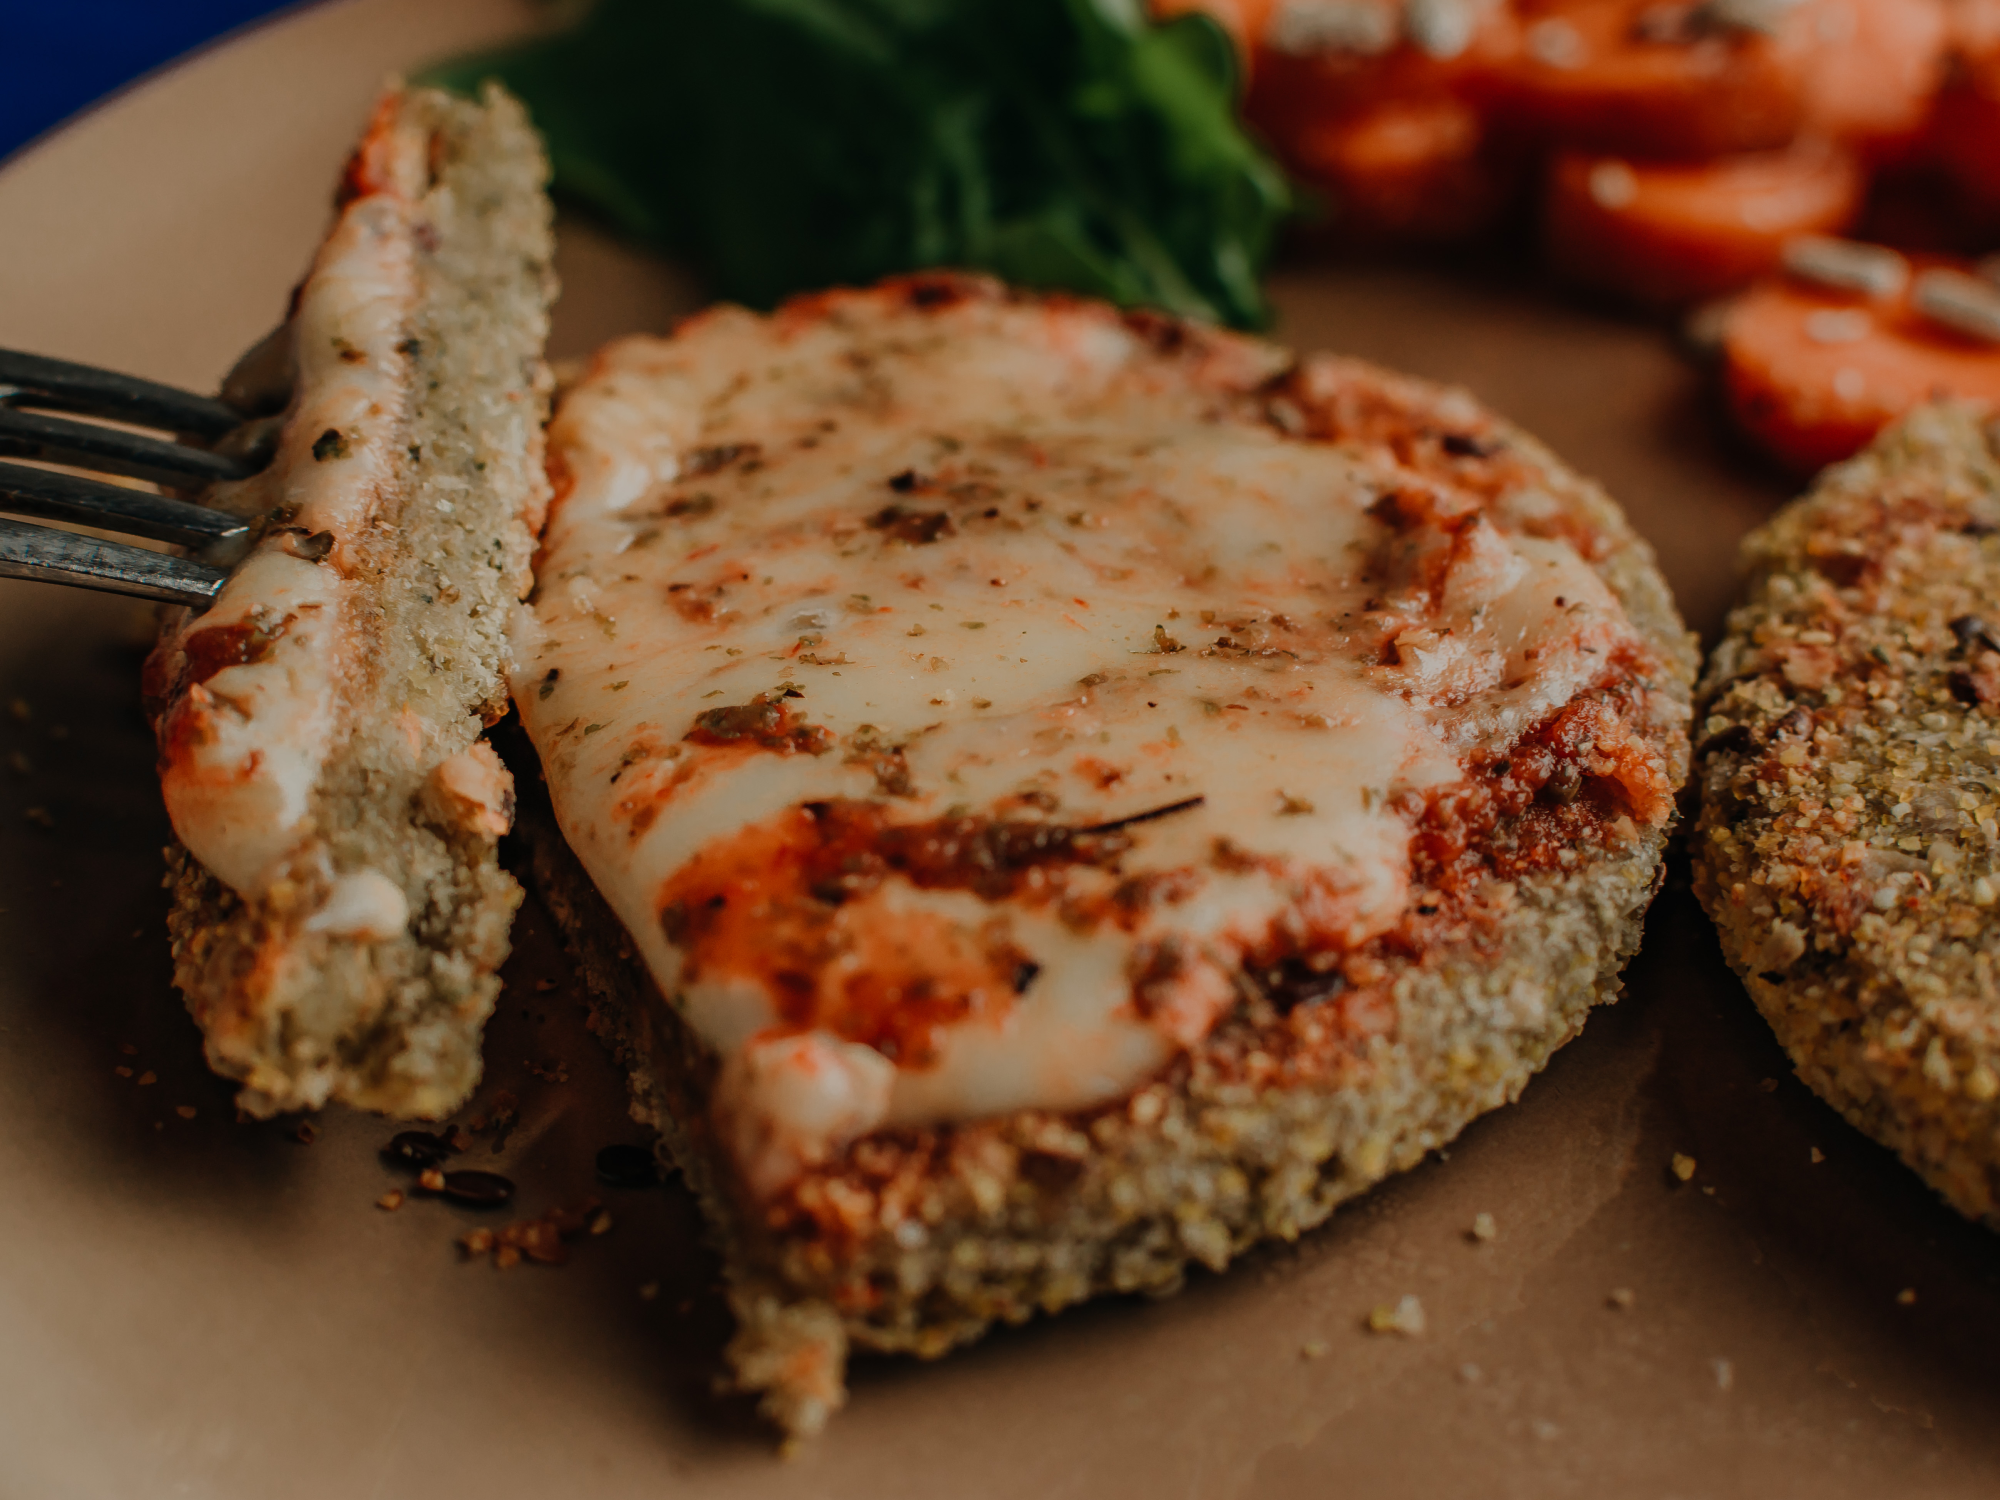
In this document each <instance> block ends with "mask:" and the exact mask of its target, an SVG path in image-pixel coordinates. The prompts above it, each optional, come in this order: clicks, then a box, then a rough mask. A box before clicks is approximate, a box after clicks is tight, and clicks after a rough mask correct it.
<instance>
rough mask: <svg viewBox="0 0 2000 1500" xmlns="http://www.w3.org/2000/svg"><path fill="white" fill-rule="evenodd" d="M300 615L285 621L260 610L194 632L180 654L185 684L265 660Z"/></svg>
mask: <svg viewBox="0 0 2000 1500" xmlns="http://www.w3.org/2000/svg"><path fill="white" fill-rule="evenodd" d="M297 618H298V616H297V615H296V614H288V615H286V616H285V617H284V618H283V619H282V620H273V619H272V618H271V617H270V615H268V614H262V613H260V614H255V615H252V616H250V617H249V618H248V619H243V620H236V621H233V622H231V623H230V624H227V625H210V626H208V627H207V628H206V629H203V630H197V631H195V632H194V633H193V634H192V635H190V636H188V637H187V638H186V639H185V640H183V641H182V642H181V654H182V656H183V657H184V658H185V661H186V665H185V666H184V667H183V668H182V678H181V680H182V683H183V684H184V685H187V686H192V685H194V684H196V683H203V682H207V681H208V680H209V678H211V677H213V676H215V674H216V673H218V672H221V671H223V670H225V669H226V668H229V667H240V666H243V665H245V664H247V663H249V662H254V661H262V660H263V659H264V658H265V657H266V656H267V655H269V654H270V651H271V648H272V647H273V646H274V645H276V644H277V643H278V640H279V639H280V638H281V637H282V636H283V635H284V633H285V631H286V630H288V629H289V628H290V627H291V624H292V622H293V621H294V620H296V619H297Z"/></svg>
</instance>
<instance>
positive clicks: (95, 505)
mask: <svg viewBox="0 0 2000 1500" xmlns="http://www.w3.org/2000/svg"><path fill="white" fill-rule="evenodd" d="M0 511H13V512H14V513H15V514H16V515H23V516H41V517H44V518H46V519H49V520H55V521H76V522H80V523H81V524H83V525H85V526H101V527H104V528H105V529H107V530H110V531H124V532H129V533H131V534H132V535H133V536H145V537H151V538H153V540H155V541H160V542H180V543H182V544H183V545H186V546H200V545H202V544H203V543H205V542H217V541H221V540H222V539H223V538H224V537H232V536H241V535H242V534H243V533H244V532H246V531H248V530H249V529H250V527H249V523H248V522H246V521H243V520H241V519H239V518H238V517H236V516H232V515H230V514H229V513H228V512H227V511H220V510H210V509H209V508H208V507H207V506H205V505H191V504H189V503H188V502H187V501H185V500H174V499H170V498H169V497H168V496H165V495H152V494H148V493H146V492H145V491H143V490H123V489H120V488H118V486H117V485H115V484H99V483H98V482H97V481H96V480H94V479H85V478H82V477H81V476H80V475H76V474H59V473H56V472H55V471H54V470H52V469H30V468H26V467H24V466H23V465H20V464H0Z"/></svg>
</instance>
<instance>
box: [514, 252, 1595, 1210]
mask: <svg viewBox="0 0 2000 1500" xmlns="http://www.w3.org/2000/svg"><path fill="white" fill-rule="evenodd" d="M1145 332H1146V330H1145V329H1144V328H1143V327H1142V326H1136V325H1135V326H1128V325H1127V324H1126V323H1125V322H1123V321H1121V320H1120V319H1119V318H1118V317H1117V316H1116V315H1115V314H1112V313H1110V312H1108V311H1106V310H1103V309H1099V308H1095V307H1088V306H1078V305H1077V304H1073V303H1056V304H1041V303H1034V302H1027V303H1009V302H1006V301H1003V300H1001V299H999V298H998V297H995V296H993V295H991V294H986V295H981V296H976V297H972V298H970V299H969V300H966V301H960V302H958V303H956V304H955V305H949V306H944V307H928V306H921V305H913V303H912V302H911V301H906V300H905V297H904V294H903V293H899V292H897V291H895V290H893V289H884V290H881V291H877V292H874V293H853V294H834V295H831V296H829V297H827V298H824V299H816V300H813V301H810V302H807V303H805V304H801V305H796V306H795V307H793V308H791V309H788V310H786V311H785V312H781V313H780V314H779V315H777V316H776V317H774V318H771V319H765V318H758V317H754V316H752V315H750V314H748V313H745V312H741V311H737V310H733V309H723V310H718V311H715V312H712V313H709V314H707V315H705V316H703V317H701V318H699V319H696V320H694V321H693V322H691V323H690V324H688V325H687V326H685V327H684V328H683V329H682V330H681V331H680V333H679V334H678V336H676V337H675V338H673V339H671V340H654V339H638V340H629V341H626V342H623V343H620V344H617V345H614V346H613V347H612V348H610V349H609V350H607V351H605V352H604V353H603V354H602V355H600V356H599V358H598V360H597V362H596V364H595V366H594V367H593V369H592V370H591V372H590V374H589V376H588V378H587V379H586V380H585V381H583V382H582V383H581V384H580V385H579V386H578V387H577V388H576V389H574V390H573V391H571V392H570V394H569V395H568V396H567V398H566V400H565V401H564V403H563V405H562V407H561V410H560V411H559V413H558V415H557V419H556V421H555V423H554V425H553V427H552V429H551V433H550V438H551V468H552V473H553V474H554V476H555V479H556V488H557V496H558V499H557V504H556V506H555V508H554V510H553V512H552V515H551V520H550V525H549V529H548V533H547V537H546V541H545V552H544V558H543V562H542V566H541V571H540V591H539V594H538V596H537V598H536V600H535V606H534V612H535V617H536V620H535V623H534V625H533V627H532V628H533V630H534V632H535V636H536V638H534V639H531V640H524V641H522V642H521V643H520V645H519V650H518V652H517V655H518V658H519V660H520V661H521V663H522V666H521V668H520V672H519V675H518V677H517V678H516V681H515V695H516V699H517V701H518V702H519V703H520V705H521V710H522V715H523V718H524V720H525V722H526V724H527V727H528V730H529V732H530V734H531V735H532V736H533V738H534V741H535V743H536V746H537V748H538V749H539V751H540V753H541V756H542V759H543V762H544V765H545V767H546V770H547V773H548V780H549V785H550V790H551V792H552V794H553V798H554V803H555V810H556V814H557V817H558V820H559V822H560V824H561V827H562V829H563V832H564V834H565V835H566V837H567V838H568V840H569V843H570V845H571V847H572V848H573V849H574V850H575V852H576V854H577V855H578V857H579V858H580V859H581V861H582V862H583V864H584V866H585V868H586V869H587V871H588V872H589V874H590V875H591V877H592V878H593V880H595V882H596V883H597V885H598V887H599V888H600V889H601V890H602V891H603V893H604V894H605V896H606V897H607V899H608V900H609V902H610V904H611V905H612V907H613V908H614V910H615V911H616V912H617V914H618V916H619V917H620V918H621V919H622V920H623V922H624V923H625V925H626V927H627V928H628V929H629V930H630V932H631V935H632V937H633V940H634V942H635V943H636V945H637V947H638V949H639V952H640V954H641V955H642V956H643V958H644V960H645V962H646V964H647V966H648V967H649V968H650V970H651V972H652V974H653V976H654V978H655V979H656V980H657V981H658V983H659V986H660V988H661V991H662V992H663V993H664V994H665V995H667V996H670V997H672V1003H674V1004H675V1005H676V1006H677V1007H678V1008H679V1009H680V1010H681V1012H682V1014H683V1015H684V1017H685V1018H686V1019H687V1021H688V1022H689V1023H690V1024H691V1025H692V1026H693V1027H694V1028H695V1029H696V1031H697V1032H699V1034H700V1035H701V1036H702V1037H703V1038H704V1039H705V1040H706V1041H707V1043H708V1044H710V1045H711V1046H712V1047H714V1049H715V1050H716V1052H717V1053H718V1054H719V1055H720V1057H721V1059H722V1065H723V1066H722V1078H721V1083H720V1085H719V1087H718V1092H717V1096H716V1105H715V1107H716V1110H717V1113H718V1115H719V1117H720V1118H721V1121H722V1123H723V1125H724V1128H725V1133H726V1136H727V1138H728V1139H729V1140H731V1141H732V1143H733V1144H734V1147H735V1150H736V1155H737V1157H738V1160H739V1163H740V1165H741V1166H742V1168H743V1171H744V1173H745V1175H746V1178H747V1179H748V1181H749V1183H750V1185H751V1187H752V1188H753V1190H756V1191H759V1192H765V1193H768V1192H772V1191H775V1190H776V1189H777V1188H778V1187H780V1186H782V1185H783V1184H784V1183H785V1182H786V1181H787V1180H789V1179H790V1178H791V1177H793V1176H795V1175H796V1174H797V1172H798V1171H799V1170H800V1169H801V1168H802V1167H805V1166H809V1165H811V1164H813V1163H816V1162H818V1161H822V1160H824V1159H826V1158H827V1156H828V1155H829V1153H831V1152H833V1151H836V1150H838V1149H839V1148H840V1147H841V1146H842V1145H843V1144H845V1143H846V1142H847V1141H849V1140H852V1139H854V1138H856V1137H858V1136H860V1135H862V1134H865V1133H867V1132H868V1131H870V1130H873V1129H876V1128H879V1127H881V1126H883V1125H912V1124H920V1123H924V1122H930V1121H939V1120H953V1119H965V1118H970V1117H976V1116H981V1115H990V1114H994V1113H997V1112H1001V1111H1008V1110H1015V1109H1021V1108H1029V1107H1039V1108H1047V1109H1055V1110H1065V1109H1073V1108H1078V1107H1083V1106H1087V1105H1090V1104H1093V1103H1097V1102H1100V1101H1104V1100H1108V1099H1113V1098H1116V1097H1119V1096H1120V1095H1122V1094H1124V1093H1126V1092H1128V1091H1130V1090H1131V1089H1132V1088H1133V1087H1134V1086H1135V1085H1137V1084H1138V1083H1140V1082H1142V1081H1143V1080H1144V1079H1145V1078H1146V1077H1148V1076H1149V1075H1150V1074H1152V1073H1154V1072H1155V1071H1157V1070H1158V1069H1159V1068H1160V1067H1161V1066H1162V1065H1163V1064H1164V1063H1165V1062H1167V1061H1168V1060H1169V1059H1170V1058H1171V1057H1172V1056H1173V1055H1174V1054H1175V1052H1176V1051H1177V1050H1179V1049H1181V1048H1183V1047H1187V1046H1190V1045H1193V1044H1195V1043H1197V1042H1199V1040H1200V1039H1201V1038H1202V1037H1203V1036H1204V1035H1205V1034H1206V1033H1207V1031H1208V1030H1209V1029H1210V1027H1211V1026H1212V1025H1213V1024H1214V1022H1215V1020H1216V1018H1217V1017H1218V1015H1220V1014H1221V1013H1222V1012H1223V1011H1224V1010H1225V1009H1227V1008H1228V1007H1229V1005H1231V1004H1232V1003H1233V1000H1234V997H1235V995H1236V993H1237V985H1238V983H1239V982H1241V979H1240V971H1241V966H1242V960H1243V955H1244V953H1245V952H1246V950H1248V949H1249V948H1251V947H1253V946H1255V945H1257V944H1259V943H1262V942H1265V941H1267V940H1268V939H1269V938H1270V937H1271V935H1272V934H1273V932H1274V931H1280V930H1283V931H1287V932H1296V933H1299V934H1305V935H1307V936H1309V937H1310V939H1311V941H1312V942H1314V943H1317V944H1319V945H1321V946H1324V947H1328V948H1331V949H1339V948H1345V947H1352V946H1353V945H1356V944H1359V943H1362V942H1365V941H1367V940H1368V939H1369V938H1371V937H1373V936H1375V935H1377V934H1379V933H1381V932H1383V931H1385V930H1386V929H1388V928H1389V927H1391V926H1392V925H1394V924H1395V923H1396V921H1397V920H1398V918H1399V917H1400V915H1401V914H1402V912H1403V909H1404V906H1405V904H1406V901H1407V898H1408V892H1409V879H1410V841H1411V830H1410V824H1409V821H1408V819H1407V817H1406V816H1405V815H1404V814H1403V813H1401V812H1399V811H1398V810H1397V808H1398V807H1399V806H1400V805H1406V804H1407V801H1408V799H1409V798H1410V797H1411V796H1413V795H1414V796H1419V797H1420V796H1422V795H1423V794H1425V793H1427V792H1432V791H1435V790H1437V789H1438V788H1441V787H1444V786H1448V785H1450V784H1452V783H1454V782H1456V781H1458V780H1459V779H1460V778H1461V777H1462V774H1463V772H1462V770H1461V757H1462V756H1463V755H1464V754H1465V753H1466V752H1467V751H1469V750H1471V749H1473V748H1475V747H1480V746H1504V745H1505V744H1507V743H1508V742H1509V741H1510V740H1511V738H1512V737H1513V736H1514V735H1516V734H1518V733H1520V732H1521V731H1522V730H1523V729H1525V728H1527V727H1529V726H1532V725H1534V724H1536V723H1537V722H1539V721H1540V720H1542V719H1543V718H1544V717H1546V715H1547V714H1548V713H1549V712H1550V710H1551V709H1552V708H1553V707H1556V706H1559V705H1561V704H1562V703H1564V702H1565V701H1567V700H1568V698H1569V697H1570V696H1571V695H1573V694H1574V693H1575V692H1577V691H1578V690H1579V688H1581V687H1583V686H1585V685H1586V684H1587V683H1589V682H1590V681H1592V680H1595V679H1596V678H1598V677H1600V676H1601V674H1602V673H1603V671H1604V668H1605V662H1606V657H1607V654H1608V653H1609V652H1610V651H1611V650H1613V649H1614V648H1615V647H1617V646H1618V645H1619V644H1620V643H1626V642H1630V641H1631V640H1632V639H1633V637H1632V633H1631V630H1630V627H1629V626H1628V625H1627V624H1626V622H1625V620H1624V617H1623V614H1622V612H1621V610H1620V609H1619V607H1618V605H1617V603H1616V601H1615V600H1614V599H1613V597H1612V596H1611V595H1610V594H1609V592H1608V591H1607V589H1606V588H1605V586H1604V584H1603V583H1602V581H1601V580H1600V579H1599V577H1598V576H1597V574H1596V573H1595V572H1594V571H1593V570H1592V569H1591V568H1590V567H1589V566H1588V565H1587V564H1586V563H1585V562H1584V561H1583V560H1582V559H1581V558H1580V557H1579V556H1578V555H1577V553H1576V552H1575V551H1574V550H1573V549H1572V548H1571V547H1570V546H1568V545H1567V544H1565V543H1562V542H1559V541H1548V540H1537V539H1535V538H1530V537H1524V536H1515V535H1508V534H1505V533H1504V532H1503V531H1502V530H1501V529H1500V528H1499V527H1498V526H1497V525H1496V524H1495V523H1494V522H1493V521H1491V520H1489V519H1487V518H1486V517H1485V516H1483V515H1474V516H1472V517H1470V519H1467V518H1466V517H1465V516H1464V515H1463V513H1462V512H1463V510H1464V509H1465V506H1464V505H1462V504H1461V505H1459V506H1458V511H1457V512H1454V511H1453V509H1452V506H1453V504H1454V503H1455V497H1452V496H1448V495H1447V496H1442V497H1440V496H1437V495H1431V496H1424V495H1420V494H1419V495H1412V494H1411V493H1410V490H1409V478H1408V476H1407V475H1402V476H1393V475H1388V474H1386V473H1384V472H1383V471H1382V470H1381V469H1380V468H1379V467H1372V466H1371V464H1370V462H1369V461H1368V460H1367V459H1366V458H1365V457H1363V456H1360V455H1359V454H1357V453H1356V452H1352V451H1349V450H1346V449H1343V448H1341V447H1337V446H1334V445H1331V444H1324V443H1314V442H1306V441H1300V440H1297V439H1294V438H1291V437H1288V436H1286V435H1285V434H1284V433H1283V432H1281V431H1280V430H1278V429H1277V428H1276V427H1274V426H1271V425H1268V424H1266V423H1264V422H1261V421H1259V420H1256V419H1255V418H1254V417H1252V416H1250V415H1248V414H1246V412H1245V410H1244V403H1243V401H1242V400H1241V396H1242V394H1243V393H1245V392H1247V391H1249V390H1251V389H1254V387H1255V386H1256V385H1257V384H1258V383H1259V382H1260V381H1261V380H1262V379H1264V378H1265V377H1266V376H1268V375H1270V374H1272V373H1274V372H1275V371H1276V370H1277V369H1279V368H1280V367H1281V362H1282V360H1283V356H1282V354H1281V352H1280V351H1276V350H1273V349H1270V348H1268V347H1267V346H1263V345H1260V344H1256V343H1254V342H1251V341H1248V340H1239V339H1234V338H1228V337H1224V336H1219V335H1202V336H1201V337H1200V338H1199V340H1198V341H1197V344H1196V347H1194V348H1192V349H1184V350H1182V351H1180V352H1178V353H1170V354H1163V353H1161V352H1160V351H1159V350H1157V349H1156V348H1155V347H1154V346H1153V344H1152V343H1150V342H1149V341H1148V339H1147V337H1146V336H1145ZM1232 403H1234V404H1232ZM718 710H721V711H720V712H718ZM1160 809H1175V810H1172V811H1167V812H1163V813H1161V814H1160V815H1159V816H1156V817H1152V818H1149V819H1147V820H1145V821H1135V822H1132V823H1130V824H1127V825H1124V826H1121V827H1111V828H1106V827H1104V826H1103V825H1107V824H1111V823H1114V822H1115V821H1116V820H1122V819H1128V818H1133V817H1135V815H1144V814H1148V813H1153V812H1156V811H1158V810H1160ZM954 820H956V821H954ZM995 828H998V829H999V830H1000V832H999V833H994V832H993V831H992V830H993V829H995ZM1037 828H1040V829H1042V830H1043V833H1044V836H1045V839H1053V840H1054V842H1051V843H1047V846H1046V847H1044V848H1039V849H1036V848H1034V847H1032V840H1033V837H1034V830H1035V829H1037ZM856 829H859V830H861V831H860V832H855V831H854V830H856ZM953 830H957V832H954V831H953ZM980 830H985V831H984V832H981V831H980ZM1049 830H1056V832H1054V833H1053V834H1051V833H1049ZM960 834H964V838H962V839H961V838H960V837H959V836H960ZM954 839H958V840H959V842H957V843H954V842H952V840H954ZM982 839H983V840H984V842H983V843H982V842H981V840H982ZM842 840H845V841H846V842H842ZM996 840H997V842H996ZM1022 840H1026V841H1027V842H1025V843H1024V842H1022ZM1009 841H1012V842H1009ZM939 850H944V851H947V854H948V853H949V851H951V850H958V851H959V852H958V854H957V855H955V856H952V857H955V858H957V859H958V861H959V863H958V864H957V865H952V864H950V863H949V860H948V859H947V854H940V853H938V852H937V851H939ZM995 850H1000V851H1002V852H1001V853H1000V854H996V853H995V852H994V851H995ZM926 851H930V852H926ZM967 851H970V852H969V853H968V852H967ZM1023 851H1026V852H1023ZM871 861H872V862H871ZM940 861H944V862H943V863H940ZM920 1023H921V1024H920Z"/></svg>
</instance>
